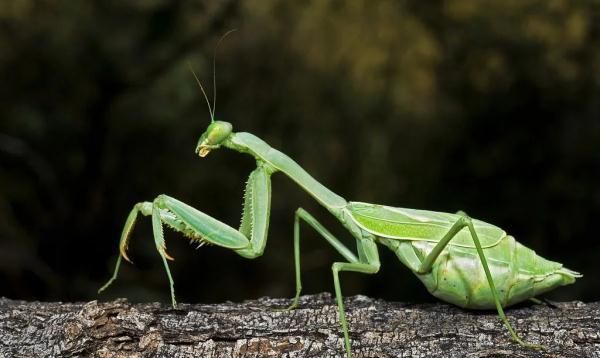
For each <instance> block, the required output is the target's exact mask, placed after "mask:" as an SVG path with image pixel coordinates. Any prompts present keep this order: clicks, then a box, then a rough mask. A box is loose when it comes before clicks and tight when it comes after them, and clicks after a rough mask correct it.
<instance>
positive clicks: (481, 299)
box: [99, 65, 582, 357]
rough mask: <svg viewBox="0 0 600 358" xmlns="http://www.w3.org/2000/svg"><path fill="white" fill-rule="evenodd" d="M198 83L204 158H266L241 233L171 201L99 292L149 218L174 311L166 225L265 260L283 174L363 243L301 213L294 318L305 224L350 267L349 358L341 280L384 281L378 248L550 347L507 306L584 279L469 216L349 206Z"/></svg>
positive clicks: (162, 200)
mask: <svg viewBox="0 0 600 358" xmlns="http://www.w3.org/2000/svg"><path fill="white" fill-rule="evenodd" d="M192 72H193V71H192ZM213 75H214V65H213ZM194 77H195V78H196V81H197V82H198V84H199V85H200V88H201V90H202V93H203V95H204V98H205V99H206V102H207V104H208V107H209V112H210V117H211V123H210V125H209V126H208V128H207V129H206V131H205V132H204V133H203V134H202V135H201V136H200V139H199V141H198V144H197V146H196V153H197V154H198V155H199V156H200V157H206V156H207V155H208V154H209V153H210V152H212V151H215V150H217V149H219V148H222V147H224V148H228V149H231V150H235V151H237V152H240V153H246V154H249V155H251V156H252V157H254V159H256V163H257V166H256V169H254V171H252V172H251V173H250V176H249V178H248V181H247V184H246V189H245V195H244V204H243V212H242V220H241V225H240V227H239V229H235V228H233V227H231V226H229V225H227V224H225V223H223V222H221V221H219V220H217V219H215V218H213V217H211V216H209V215H207V214H205V213H203V212H201V211H199V210H197V209H195V208H193V207H191V206H190V205H188V204H186V203H184V202H182V201H180V200H177V199H175V198H173V197H170V196H168V195H164V194H161V195H159V196H157V197H156V198H155V199H154V200H153V201H152V202H140V203H137V204H135V206H134V207H133V209H132V210H131V212H130V214H129V216H128V217H127V220H126V222H125V226H124V228H123V231H122V234H121V238H120V243H119V251H120V255H119V257H118V259H117V262H116V266H115V269H114V273H113V275H112V277H111V278H110V280H109V281H108V282H107V283H106V284H105V285H104V286H103V287H102V288H100V290H99V292H101V291H103V290H105V289H106V288H107V287H108V286H109V285H110V284H111V283H112V282H113V281H114V280H115V279H116V278H117V274H118V271H119V267H120V265H121V261H122V259H125V260H127V261H130V260H129V258H128V256H127V247H128V243H129V238H130V235H131V232H132V230H133V228H134V225H135V222H136V219H137V217H138V215H139V214H141V215H144V216H150V217H151V218H152V229H153V236H154V242H155V245H156V249H157V250H158V253H159V254H160V257H161V259H162V262H163V264H164V268H165V271H166V274H167V277H168V279H169V283H170V290H171V300H172V304H173V307H175V306H176V300H175V291H174V281H173V277H172V276H171V272H170V270H169V264H168V261H169V260H172V257H171V256H169V254H168V253H167V251H166V245H165V238H164V233H163V226H167V227H169V228H171V229H173V230H175V231H178V232H180V233H181V234H183V235H184V236H185V237H187V238H188V239H189V240H190V241H192V242H195V243H198V244H200V245H203V244H205V243H209V244H212V245H215V246H220V247H223V248H226V249H230V250H233V251H235V252H236V253H237V254H239V255H240V256H242V257H245V258H247V259H254V258H257V257H259V256H261V255H262V254H263V252H264V250H265V246H266V243H267V237H268V228H269V215H270V205H271V175H273V174H274V173H276V172H282V173H283V174H285V175H286V176H288V177H289V178H290V179H291V180H293V181H294V182H295V183H296V184H298V185H299V186H300V187H301V188H302V189H303V190H304V191H306V192H307V193H308V194H309V195H310V196H312V197H313V198H314V199H315V200H316V201H317V202H318V203H319V204H321V205H322V206H323V207H324V208H325V209H327V210H328V211H329V212H330V213H331V215H333V216H334V217H335V218H336V219H338V221H339V223H340V224H341V225H342V226H343V227H345V228H346V229H347V230H348V232H349V233H350V235H352V237H353V238H354V239H355V240H356V251H353V250H351V249H350V248H348V247H347V246H346V245H344V244H343V243H342V241H340V240H339V239H337V238H336V237H335V236H334V235H333V234H331V232H330V231H329V230H327V229H326V228H325V227H324V226H323V225H322V224H321V223H319V221H318V220H317V219H316V218H315V217H313V216H312V215H311V214H310V213H308V212H307V211H306V210H304V209H302V208H298V209H297V210H296V212H295V216H294V267H295V279H296V295H295V297H294V299H293V301H292V303H291V305H290V306H289V307H288V309H293V308H295V307H297V305H298V300H299V297H300V293H301V290H302V281H301V269H300V223H301V222H304V223H306V224H308V225H309V226H310V227H312V228H313V229H314V230H315V231H316V232H317V233H319V234H320V235H321V236H322V237H323V238H324V239H325V240H326V241H327V242H328V243H329V244H330V245H331V246H332V247H333V248H334V249H335V250H336V251H337V252H338V253H339V254H340V255H341V256H342V257H343V258H344V260H342V261H338V262H334V263H333V264H332V266H331V271H332V274H333V286H334V289H335V296H336V301H337V307H338V310H339V322H340V324H341V328H342V332H343V336H344V347H345V350H346V353H347V356H348V357H351V355H352V351H351V345H350V339H349V334H348V321H347V319H346V314H345V309H344V302H343V296H342V289H341V284H340V278H339V274H340V272H344V271H351V272H360V273H364V274H375V273H377V272H378V271H379V267H380V261H379V253H378V245H383V246H386V247H388V248H389V249H390V250H392V251H393V252H394V253H395V254H396V256H397V257H398V259H399V260H400V262H402V263H403V264H404V265H406V266H407V267H408V268H409V269H410V270H411V271H412V272H413V273H414V274H415V275H416V276H417V277H418V278H419V279H420V280H421V281H422V282H423V284H424V285H425V287H426V288H427V290H428V291H429V292H430V293H431V294H432V295H434V296H435V297H437V298H439V299H441V300H442V301H445V302H449V303H452V304H455V305H457V306H460V307H463V308H467V309H496V310H497V312H498V315H499V317H500V319H501V320H502V322H503V323H504V325H505V326H506V328H507V329H508V331H509V333H510V335H511V337H512V339H513V340H514V341H516V342H517V343H519V344H520V345H521V346H524V347H532V348H543V347H542V346H539V345H534V344H530V343H527V342H525V341H523V340H522V339H521V338H520V337H519V336H518V335H517V333H516V332H515V330H514V329H513V328H512V326H511V324H510V323H509V321H508V319H507V318H506V315H505V314H504V307H507V306H510V305H513V304H515V303H518V302H522V301H524V300H528V299H532V300H534V299H535V296H537V295H540V294H542V293H544V292H547V291H549V290H552V289H554V288H556V287H558V286H562V285H567V284H571V283H573V282H575V279H576V278H579V277H582V275H581V274H579V273H578V272H575V271H572V270H569V269H567V268H565V267H563V265H562V264H560V263H558V262H553V261H549V260H547V259H544V258H542V257H541V256H539V255H537V254H536V253H535V252H534V251H533V250H531V249H529V248H527V247H525V246H524V245H522V244H520V243H519V242H517V241H516V240H515V239H514V238H513V237H512V236H510V235H508V234H507V233H506V232H505V231H503V230H502V229H500V228H498V227H497V226H494V225H492V224H488V223H486V222H483V221H480V220H476V219H471V218H470V217H469V216H467V215H466V214H465V213H464V212H458V213H455V214H451V213H443V212H437V211H427V210H416V209H406V208H397V207H390V206H383V205H377V204H369V203H363V202H354V201H346V199H344V198H343V197H341V196H340V195H338V194H336V193H334V192H333V191H331V190H330V189H328V188H327V187H326V186H324V185H323V184H321V183H320V182H318V181H317V180H316V179H315V178H313V177H312V176H311V175H310V174H309V173H307V172H306V171H305V170H304V169H303V168H302V167H301V166H300V165H298V164H297V163H296V162H295V161H294V160H293V159H291V158H290V157H288V156H287V155H285V154H284V153H282V152H280V151H278V150H277V149H274V148H272V147H271V146H269V145H268V144H267V143H265V142H264V141H263V140H261V139H260V138H258V137H256V136H254V135H253V134H250V133H235V132H234V131H233V127H232V125H231V124H230V123H228V122H223V121H217V120H215V118H214V113H215V111H214V110H215V108H214V106H215V102H216V95H215V97H214V99H213V107H212V108H211V105H210V101H209V100H208V97H207V95H206V92H205V91H204V88H203V87H202V85H201V84H200V81H199V80H198V78H197V77H196V75H195V74H194ZM213 80H214V78H213Z"/></svg>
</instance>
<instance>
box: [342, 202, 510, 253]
mask: <svg viewBox="0 0 600 358" xmlns="http://www.w3.org/2000/svg"><path fill="white" fill-rule="evenodd" d="M347 208H348V210H349V212H350V215H351V216H352V219H353V220H354V221H355V222H356V223H357V224H358V225H359V226H360V227H362V228H363V229H365V230H367V231H369V232H370V233H372V234H374V235H376V236H380V237H385V238H389V239H397V240H411V241H415V240H416V241H430V242H438V241H440V239H441V238H442V237H443V236H444V234H445V233H446V232H448V230H449V229H450V227H451V226H452V225H453V224H454V223H455V222H456V221H457V220H458V219H459V217H460V216H459V215H457V214H449V213H441V212H438V211H427V210H415V209H405V208H394V207H390V206H383V205H374V204H367V203H359V202H350V203H349V204H348V206H347ZM473 225H474V226H475V230H476V231H477V235H478V236H479V240H480V241H481V246H482V247H491V246H494V245H496V244H497V243H498V242H499V241H500V240H501V239H502V238H503V237H505V236H506V233H505V232H504V230H502V229H500V228H499V227H497V226H494V225H491V224H488V223H486V222H483V221H481V220H476V219H473ZM449 245H454V246H462V247H470V248H474V247H475V245H474V244H473V239H472V238H471V235H470V233H469V230H468V228H466V227H465V228H464V229H463V230H461V231H460V232H459V233H458V234H457V235H456V237H455V238H454V239H452V240H451V241H450V243H449Z"/></svg>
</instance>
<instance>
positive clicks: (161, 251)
mask: <svg viewBox="0 0 600 358" xmlns="http://www.w3.org/2000/svg"><path fill="white" fill-rule="evenodd" d="M160 254H161V255H163V256H164V257H165V259H167V260H169V261H175V258H174V257H173V256H171V255H169V254H168V253H167V250H166V249H165V248H164V247H161V250H160Z"/></svg>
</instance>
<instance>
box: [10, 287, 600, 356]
mask: <svg viewBox="0 0 600 358" xmlns="http://www.w3.org/2000/svg"><path fill="white" fill-rule="evenodd" d="M289 303H290V300H289V299H271V298H261V299H258V300H251V301H245V302H242V303H232V302H226V303H222V304H181V305H180V306H179V307H178V308H177V309H172V308H171V307H170V306H167V305H166V304H158V303H143V304H138V303H135V304H133V303H128V302H127V301H125V300H116V301H113V302H103V303H99V302H97V301H92V302H88V303H60V302H50V303H48V302H24V301H14V300H9V299H5V298H1V299H0V357H35V358H41V357H102V358H117V357H119V358H120V357H128V358H130V357H140V358H141V357H169V358H172V357H211V358H212V357H343V356H344V349H343V338H342V337H343V336H342V333H341V330H340V326H339V323H338V318H337V307H336V305H335V301H334V300H333V299H332V297H331V296H330V295H329V294H320V295H312V296H303V297H302V299H301V301H300V306H299V308H297V309H296V310H293V311H277V310H276V309H277V308H283V307H286V305H288V304H289ZM346 309H347V315H348V320H349V324H350V337H351V340H352V351H353V353H354V356H355V357H472V358H475V357H477V358H483V357H507V358H508V357H511V358H512V357H600V302H593V303H583V302H565V303H557V304H556V307H550V306H548V305H530V306H525V307H521V308H512V309H509V310H508V312H507V314H508V318H509V320H510V322H511V323H512V324H513V327H514V328H515V329H516V330H517V332H518V333H519V334H520V335H521V337H522V338H524V339H525V340H527V341H528V342H531V343H539V344H543V345H545V346H546V347H547V350H546V351H537V350H532V349H525V348H521V347H520V346H518V345H517V344H515V343H513V342H512V341H511V340H510V336H509V334H508V331H507V330H506V328H505V327H504V326H503V325H502V323H501V322H500V320H499V319H498V316H497V315H496V313H495V312H473V311H466V310H462V309H460V308H456V307H454V306H451V305H447V304H442V303H436V304H409V303H397V302H385V301H382V300H374V299H371V298H367V297H364V296H354V297H350V298H348V299H347V300H346Z"/></svg>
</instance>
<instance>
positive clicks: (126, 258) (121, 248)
mask: <svg viewBox="0 0 600 358" xmlns="http://www.w3.org/2000/svg"><path fill="white" fill-rule="evenodd" d="M119 249H120V250H119V251H120V252H121V256H123V258H124V259H125V260H126V261H127V262H129V263H130V264H133V261H131V259H130V258H129V256H127V247H126V246H124V247H120V248H119Z"/></svg>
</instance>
